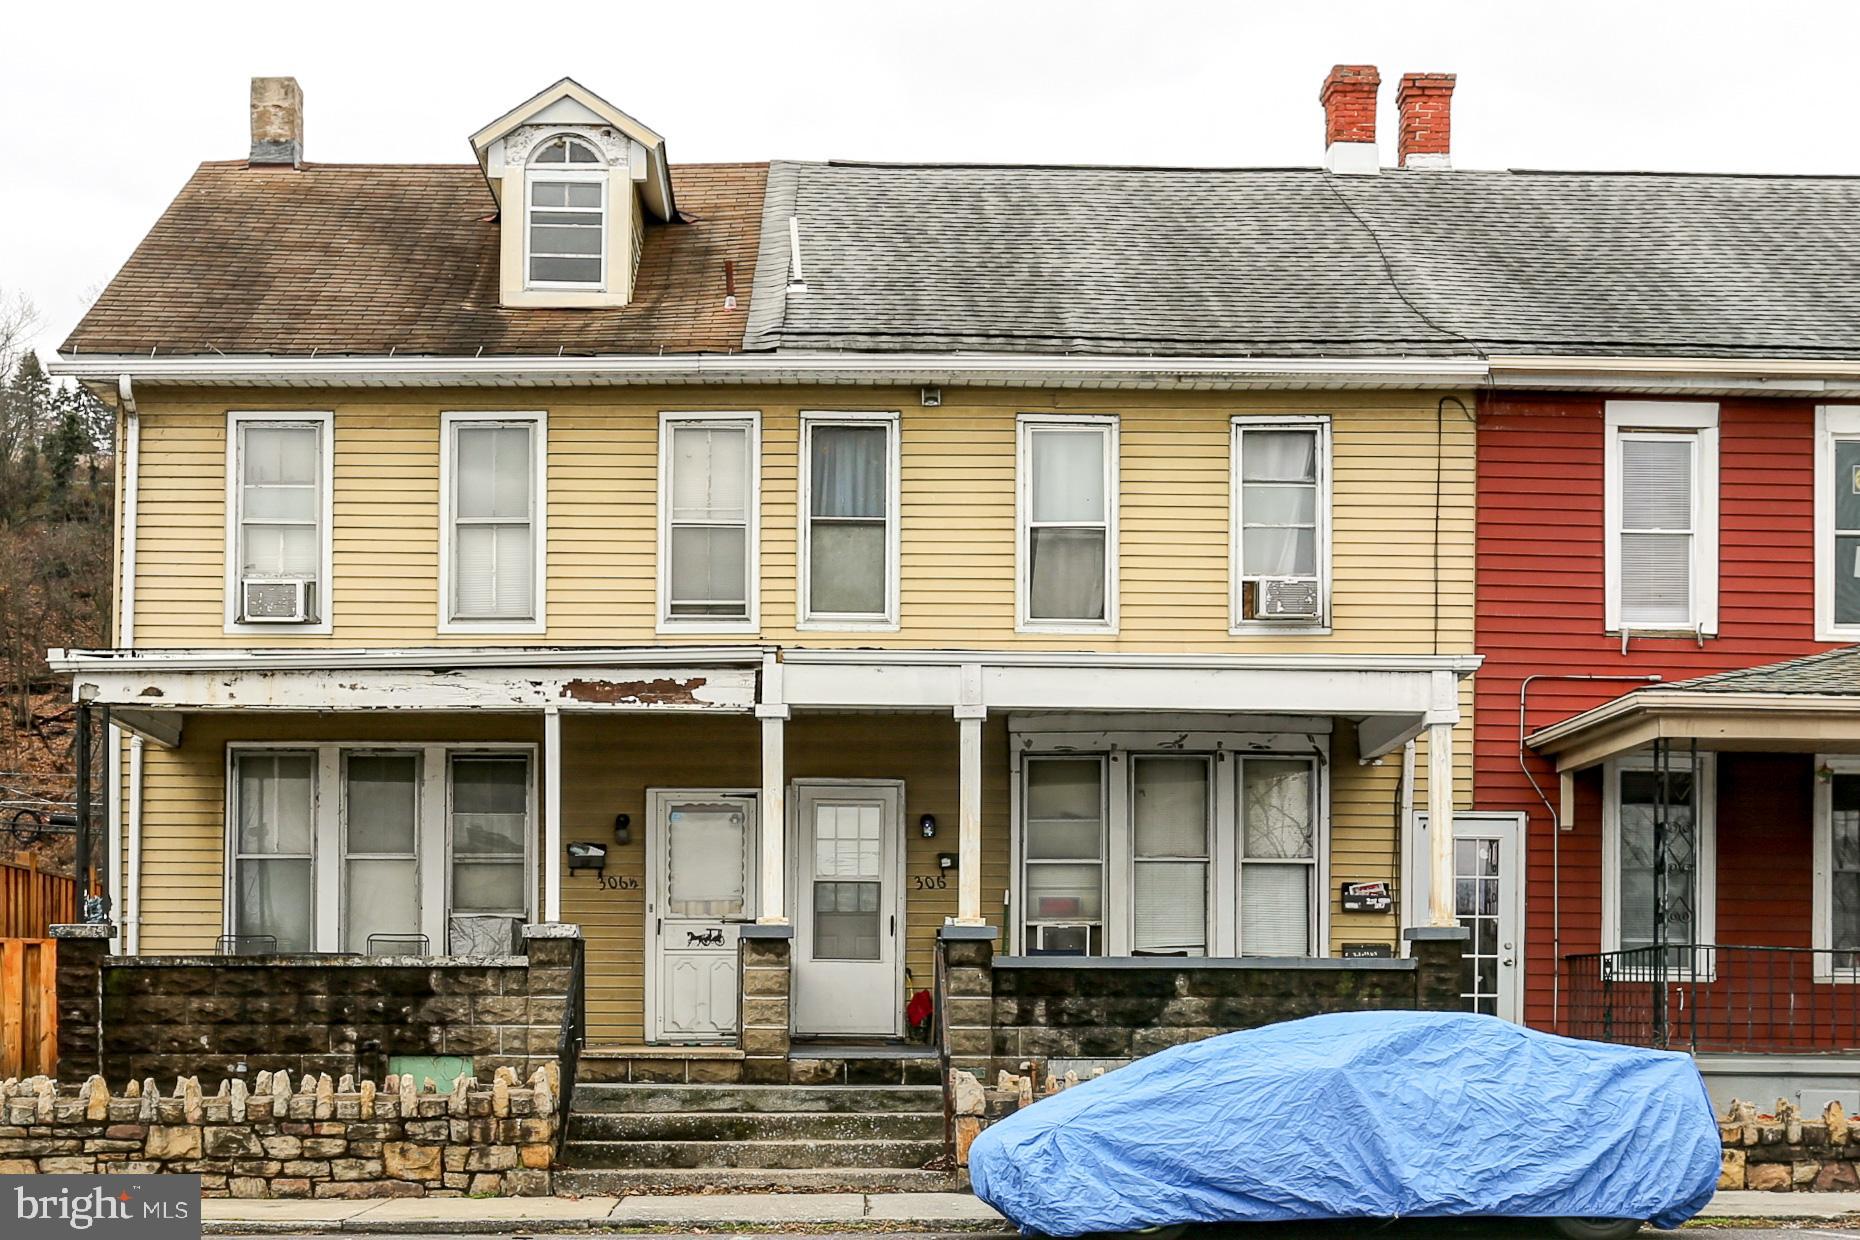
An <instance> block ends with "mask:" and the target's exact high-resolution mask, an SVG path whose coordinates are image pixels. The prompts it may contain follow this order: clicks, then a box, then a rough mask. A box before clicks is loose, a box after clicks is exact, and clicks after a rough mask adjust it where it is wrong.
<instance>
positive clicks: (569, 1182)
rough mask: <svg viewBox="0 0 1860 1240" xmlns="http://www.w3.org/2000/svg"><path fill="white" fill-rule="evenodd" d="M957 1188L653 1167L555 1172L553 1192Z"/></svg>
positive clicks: (876, 1177) (903, 1180) (862, 1172)
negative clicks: (644, 1168)
mask: <svg viewBox="0 0 1860 1240" xmlns="http://www.w3.org/2000/svg"><path fill="white" fill-rule="evenodd" d="M956 1188H957V1183H956V1176H955V1174H954V1173H953V1172H949V1171H902V1170H882V1169H877V1170H875V1169H860V1168H844V1167H842V1168H830V1169H826V1170H818V1169H815V1170H801V1169H790V1168H781V1169H772V1170H771V1169H753V1168H737V1167H706V1168H703V1169H701V1170H678V1169H668V1168H658V1169H655V1170H651V1171H642V1170H637V1169H633V1170H627V1169H621V1168H598V1169H597V1168H577V1167H565V1168H560V1169H558V1170H557V1171H556V1173H555V1191H556V1192H558V1193H561V1194H563V1195H565V1196H578V1197H625V1196H627V1195H628V1194H631V1193H642V1192H650V1193H696V1192H703V1191H706V1190H711V1191H719V1192H732V1193H765V1192H772V1191H779V1192H789V1193H947V1192H953V1191H955V1190H956Z"/></svg>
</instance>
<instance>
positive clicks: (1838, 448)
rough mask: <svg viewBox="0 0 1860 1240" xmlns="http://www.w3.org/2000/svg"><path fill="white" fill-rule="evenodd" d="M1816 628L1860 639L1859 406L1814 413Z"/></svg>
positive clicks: (1840, 638) (1831, 636) (1819, 633)
mask: <svg viewBox="0 0 1860 1240" xmlns="http://www.w3.org/2000/svg"><path fill="white" fill-rule="evenodd" d="M1815 628H1816V637H1817V638H1818V639H1819V640H1821V641H1828V642H1851V641H1854V640H1855V639H1857V638H1860V405H1824V406H1823V407H1821V408H1820V409H1818V410H1816V411H1815Z"/></svg>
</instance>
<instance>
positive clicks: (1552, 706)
mask: <svg viewBox="0 0 1860 1240" xmlns="http://www.w3.org/2000/svg"><path fill="white" fill-rule="evenodd" d="M1602 406H1603V398H1602V397H1599V396H1593V397H1592V396H1527V395H1504V396H1491V397H1486V398H1483V399H1482V400H1481V403H1480V415H1479V444H1478V461H1479V465H1478V469H1479V474H1478V480H1479V508H1478V577H1477V600H1478V601H1477V642H1478V649H1479V652H1480V653H1481V654H1483V655H1484V656H1485V664H1484V666H1483V667H1482V668H1481V669H1480V671H1479V675H1478V679H1477V687H1476V704H1477V705H1476V709H1477V716H1476V740H1475V746H1474V776H1473V781H1474V782H1473V796H1474V804H1475V805H1476V806H1477V808H1479V809H1483V810H1514V811H1523V812H1524V813H1525V814H1527V815H1528V820H1529V831H1528V832H1527V839H1528V840H1529V847H1528V849H1527V853H1528V856H1527V862H1526V880H1525V906H1526V921H1527V932H1526V936H1525V937H1526V947H1527V950H1526V962H1527V963H1526V969H1525V985H1526V1002H1525V1009H1526V1019H1527V1020H1528V1021H1529V1023H1531V1024H1533V1025H1537V1026H1541V1027H1549V1026H1550V1025H1551V1024H1552V1007H1551V1002H1552V994H1551V992H1552V978H1553V977H1554V976H1555V969H1554V966H1553V961H1554V960H1555V959H1556V953H1557V952H1558V951H1560V953H1561V954H1563V955H1568V954H1570V953H1572V952H1589V951H1596V950H1599V945H1600V939H1601V783H1600V779H1599V776H1598V775H1596V774H1595V773H1593V772H1591V773H1589V775H1588V776H1587V777H1586V778H1584V779H1582V780H1580V781H1579V786H1578V805H1577V825H1576V827H1575V829H1574V830H1571V831H1566V832H1561V833H1558V832H1556V830H1555V824H1554V822H1553V820H1552V818H1551V816H1550V815H1549V813H1547V812H1546V810H1545V808H1544V803H1543V801H1542V800H1540V799H1539V798H1538V796H1537V794H1536V793H1535V792H1534V791H1533V790H1532V789H1531V787H1530V784H1529V783H1528V782H1527V780H1526V778H1525V775H1524V772H1523V770H1522V769H1521V768H1520V765H1519V756H1518V749H1519V746H1518V709H1519V702H1518V694H1519V687H1520V685H1521V684H1522V682H1523V680H1524V678H1525V677H1527V676H1531V675H1540V674H1566V673H1580V674H1604V675H1644V674H1657V675H1660V676H1663V677H1665V678H1667V679H1668V680H1679V679H1684V678H1686V677H1689V676H1698V675H1703V674H1705V673H1709V672H1717V671H1727V670H1730V669H1732V668H1739V667H1751V666H1755V665H1757V664H1762V663H1772V662H1776V661H1778V660H1781V659H1789V658H1794V657H1796V656H1799V655H1804V654H1812V653H1814V652H1815V651H1817V650H1822V649H1826V648H1827V647H1826V646H1825V645H1822V644H1819V643H1817V642H1816V641H1815V640H1814V567H1813V564H1814V549H1813V539H1814V469H1813V451H1814V405H1813V404H1812V403H1811V402H1807V401H1780V400H1769V401H1765V400H1733V399H1726V400H1723V401H1721V402H1720V407H1719V577H1718V598H1719V635H1718V636H1717V637H1715V638H1707V639H1706V641H1705V645H1704V648H1703V649H1700V648H1699V646H1698V645H1697V644H1696V643H1695V642H1694V641H1692V640H1691V639H1690V638H1682V639H1670V638H1635V639H1634V640H1633V641H1632V642H1631V644H1630V646H1629V649H1628V651H1627V653H1626V654H1625V655H1624V654H1623V653H1622V651H1621V640H1620V638H1619V637H1616V636H1610V635H1609V634H1607V633H1606V632H1605V631H1604V630H1603V614H1602V607H1603V565H1602V557H1603V530H1602V525H1603V521H1602V440H1603V418H1602ZM1634 687H1635V686H1634V685H1632V684H1619V683H1617V684H1609V683H1599V684H1598V683H1586V684H1585V683H1582V682H1567V681H1539V682H1538V683H1536V684H1535V685H1533V686H1532V687H1531V695H1530V717H1529V719H1528V721H1527V724H1528V730H1533V731H1534V730H1536V729H1538V728H1541V727H1544V726H1546V725H1548V724H1551V723H1554V722H1555V721H1557V720H1559V719H1563V718H1566V717H1568V716H1570V715H1572V714H1575V713H1577V712H1578V711H1581V710H1584V709H1587V708H1588V707H1590V706H1594V705H1596V704H1598V703H1600V702H1603V701H1606V700H1608V699H1610V698H1612V697H1615V696H1618V695H1619V694H1621V693H1624V692H1628V691H1630V690H1632V689H1633V688H1634ZM1528 760H1529V762H1530V769H1531V771H1532V773H1533V774H1534V775H1535V776H1536V777H1537V781H1538V783H1540V784H1541V785H1542V786H1543V790H1544V792H1545V793H1546V794H1547V795H1548V797H1549V799H1550V802H1551V804H1552V805H1554V804H1555V803H1556V799H1557V794H1558V788H1557V779H1556V774H1555V771H1554V770H1553V769H1552V767H1551V766H1550V765H1549V764H1548V763H1546V762H1544V761H1542V760H1541V759H1538V758H1536V757H1535V756H1534V755H1533V756H1532V757H1530V758H1529V759H1528ZM1769 761H1770V762H1771V763H1772V764H1773V765H1772V766H1768V767H1766V766H1764V765H1763V763H1761V762H1754V761H1748V760H1746V761H1745V762H1742V763H1732V762H1727V763H1726V765H1725V772H1726V773H1725V774H1722V775H1721V785H1722V786H1721V802H1720V807H1719V816H1718V848H1719V869H1718V892H1719V908H1718V940H1719V942H1721V943H1768V944H1777V945H1784V944H1795V943H1800V944H1803V945H1805V944H1806V943H1807V941H1808V937H1807V936H1808V917H1809V890H1810V889H1809V873H1810V855H1809V846H1808V841H1809V837H1808V831H1809V827H1808V820H1807V817H1806V806H1807V801H1806V798H1807V797H1808V795H1809V792H1810V784H1809V776H1808V773H1807V772H1808V770H1809V765H1808V763H1807V762H1806V760H1781V759H1771V760H1769ZM1798 768H1799V769H1798ZM1790 797H1797V798H1801V803H1800V805H1794V804H1791V803H1788V799H1789V798H1790ZM1785 810H1786V811H1787V812H1784V811H1785ZM1798 811H1800V812H1798ZM1553 853H1560V855H1561V866H1560V868H1561V883H1560V893H1561V895H1560V901H1558V902H1559V903H1560V905H1561V917H1560V920H1561V935H1560V943H1559V944H1558V946H1557V948H1556V949H1555V950H1553V947H1552V939H1553V930H1552V906H1553V894H1552V893H1553V890H1554V889H1556V887H1557V886H1558V884H1556V883H1554V882H1553V879H1554V878H1555V876H1556V875H1555V871H1554V869H1553V863H1552V856H1553ZM1559 1006H1562V1005H1561V1004H1560V1003H1559ZM1559 1015H1561V1016H1564V1017H1566V1016H1567V1010H1566V1009H1565V1010H1564V1011H1562V1012H1560V1013H1559Z"/></svg>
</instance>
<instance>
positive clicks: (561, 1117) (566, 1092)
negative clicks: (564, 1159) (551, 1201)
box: [555, 940, 588, 1157]
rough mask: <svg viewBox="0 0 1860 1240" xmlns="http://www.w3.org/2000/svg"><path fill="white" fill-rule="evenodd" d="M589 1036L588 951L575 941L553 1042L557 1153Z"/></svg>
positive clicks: (564, 1140)
mask: <svg viewBox="0 0 1860 1240" xmlns="http://www.w3.org/2000/svg"><path fill="white" fill-rule="evenodd" d="M587 1038H588V953H587V951H586V949H585V947H584V945H583V944H582V943H581V942H580V940H576V941H575V956H574V963H573V964H571V965H570V966H569V971H568V996H567V1003H566V1004H565V1005H564V1006H563V1011H562V1036H561V1040H560V1041H558V1042H557V1043H556V1058H557V1060H558V1061H559V1062H560V1064H561V1077H560V1084H561V1087H562V1088H561V1091H560V1093H559V1094H558V1096H557V1097H556V1100H555V1111H556V1121H555V1152H556V1156H557V1157H560V1156H561V1153H562V1149H563V1147H564V1146H565V1145H566V1144H567V1143H568V1117H569V1112H570V1111H571V1110H572V1109H573V1107H574V1103H575V1078H576V1077H577V1076H578V1075H579V1074H580V1069H581V1050H582V1047H583V1046H585V1045H586V1044H587Z"/></svg>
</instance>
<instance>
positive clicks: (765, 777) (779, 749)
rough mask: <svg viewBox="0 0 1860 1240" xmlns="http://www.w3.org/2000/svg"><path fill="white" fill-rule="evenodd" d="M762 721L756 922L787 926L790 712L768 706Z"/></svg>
mask: <svg viewBox="0 0 1860 1240" xmlns="http://www.w3.org/2000/svg"><path fill="white" fill-rule="evenodd" d="M756 715H757V716H758V717H759V718H760V719H761V720H762V809H761V813H760V815H759V822H758V829H759V831H760V833H761V837H762V860H761V873H762V892H761V902H760V904H759V905H758V907H759V908H760V909H761V912H760V914H759V915H758V916H757V917H756V921H757V922H759V923H760V924H762V925H765V926H785V925H787V924H788V911H787V908H786V907H785V904H786V900H787V892H788V860H787V856H786V838H787V831H788V807H787V804H786V799H785V796H786V792H787V783H788V774H787V727H788V708H787V706H785V705H774V704H768V703H765V704H763V705H761V706H758V707H756Z"/></svg>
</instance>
